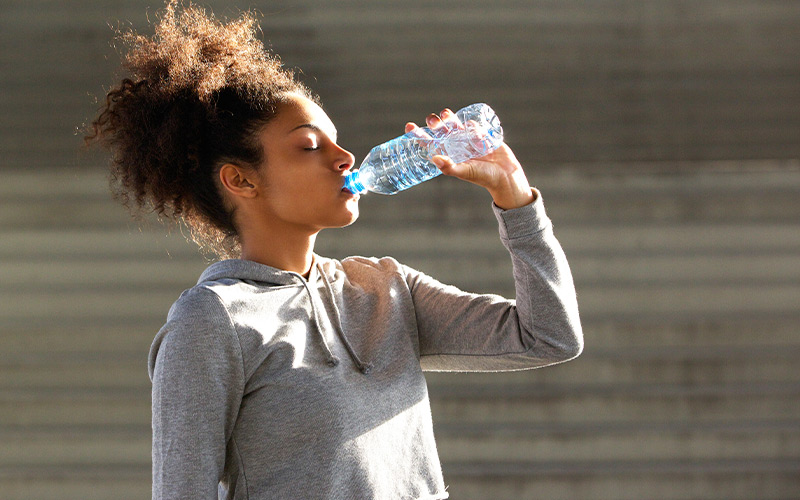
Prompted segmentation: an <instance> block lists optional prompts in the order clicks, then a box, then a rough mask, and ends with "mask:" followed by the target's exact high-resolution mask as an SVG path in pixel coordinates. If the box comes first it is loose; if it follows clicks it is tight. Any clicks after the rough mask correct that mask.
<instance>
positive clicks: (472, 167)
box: [405, 109, 536, 210]
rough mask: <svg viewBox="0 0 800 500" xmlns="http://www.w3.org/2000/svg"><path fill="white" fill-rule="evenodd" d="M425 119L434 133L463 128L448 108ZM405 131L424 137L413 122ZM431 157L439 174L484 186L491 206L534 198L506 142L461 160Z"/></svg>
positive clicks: (517, 204) (523, 202) (515, 204)
mask: <svg viewBox="0 0 800 500" xmlns="http://www.w3.org/2000/svg"><path fill="white" fill-rule="evenodd" d="M425 121H426V124H427V126H428V128H430V130H431V133H433V135H434V136H436V135H438V134H439V133H444V132H445V131H446V130H448V129H452V128H463V124H461V122H460V120H459V119H458V117H457V116H456V114H455V113H453V112H452V111H451V110H449V109H444V110H443V111H442V112H441V113H440V114H439V115H436V114H430V115H429V116H428V117H427V118H426V120H425ZM405 131H406V133H410V132H411V133H414V134H416V135H419V136H421V137H422V136H426V134H425V131H424V130H422V129H421V128H419V127H418V126H417V125H416V124H414V123H407V124H406V128H405ZM431 160H432V161H433V163H434V164H435V165H436V166H437V167H439V170H441V171H442V173H443V174H445V175H450V176H453V177H457V178H459V179H462V180H465V181H468V182H471V183H473V184H477V185H479V186H483V187H484V188H486V189H487V190H488V191H489V194H491V195H492V199H493V200H494V203H495V205H497V206H498V207H500V208H502V209H505V210H510V209H512V208H519V207H522V206H525V205H527V204H529V203H531V202H533V201H534V200H535V199H536V196H535V195H534V192H533V190H532V189H531V187H530V184H529V183H528V179H527V178H526V177H525V171H524V170H522V166H521V165H520V164H519V161H517V158H516V157H515V156H514V153H513V151H511V148H509V147H508V146H507V145H506V144H501V145H500V147H499V148H497V149H496V150H494V151H492V152H491V153H489V154H488V155H486V156H483V157H481V158H476V159H472V160H467V161H465V162H462V163H453V161H452V160H451V159H450V158H449V157H447V156H442V155H436V156H434V157H433V158H431Z"/></svg>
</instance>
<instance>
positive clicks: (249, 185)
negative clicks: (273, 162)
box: [219, 163, 258, 198]
mask: <svg viewBox="0 0 800 500" xmlns="http://www.w3.org/2000/svg"><path fill="white" fill-rule="evenodd" d="M219 180H220V182H221V183H222V186H223V187H224V188H225V190H227V191H228V192H229V193H230V194H232V195H234V196H239V197H242V198H255V196H256V194H257V193H258V188H257V186H258V184H257V183H256V181H255V172H254V171H253V170H251V169H248V168H244V167H240V166H239V165H234V164H232V163H226V164H225V165H223V166H222V168H220V169H219Z"/></svg>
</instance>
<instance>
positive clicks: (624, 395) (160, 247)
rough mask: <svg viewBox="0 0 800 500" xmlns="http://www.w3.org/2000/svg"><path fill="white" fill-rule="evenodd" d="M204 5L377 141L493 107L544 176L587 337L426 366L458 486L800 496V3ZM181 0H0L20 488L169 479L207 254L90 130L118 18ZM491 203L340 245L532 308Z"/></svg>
mask: <svg viewBox="0 0 800 500" xmlns="http://www.w3.org/2000/svg"><path fill="white" fill-rule="evenodd" d="M204 5H206V6H208V7H210V8H212V9H213V10H214V11H215V12H216V13H217V15H219V16H220V17H231V16H235V15H236V13H237V12H238V11H239V9H242V8H249V7H253V8H256V9H257V10H259V11H260V12H261V13H262V16H261V20H262V22H261V25H262V27H263V35H264V39H265V40H267V41H268V42H269V43H270V45H271V46H272V47H273V48H274V49H275V50H276V51H277V52H278V53H280V54H281V55H282V57H283V60H284V62H285V63H286V64H287V65H288V66H293V67H299V68H302V70H303V74H304V79H305V80H306V81H307V82H308V84H309V85H310V86H311V87H312V88H314V89H315V90H316V91H317V92H318V93H319V94H320V96H321V97H322V99H323V102H324V103H325V107H326V110H327V111H328V113H329V114H330V116H331V117H332V118H333V120H334V122H335V123H336V124H337V127H338V129H339V132H340V142H341V143H342V144H343V145H345V146H346V147H348V148H349V149H351V151H353V152H354V153H355V154H356V156H357V157H361V156H363V155H364V154H365V153H366V152H367V151H368V149H369V148H370V147H371V146H372V145H374V144H377V143H379V142H381V141H383V140H386V139H388V138H391V137H394V136H395V135H397V134H398V133H399V132H400V131H401V128H402V125H403V124H404V123H405V122H406V121H409V120H417V121H419V120H421V119H422V118H423V117H424V116H425V114H427V113H429V112H431V111H437V110H439V109H441V108H442V107H444V106H449V107H452V108H454V109H456V108H458V107H461V106H463V105H466V104H469V103H472V102H476V101H485V102H489V103H490V104H491V105H492V106H493V107H494V108H495V109H496V111H497V112H498V114H499V115H500V117H501V119H502V120H503V123H504V126H505V128H506V131H507V137H508V142H509V144H510V145H511V146H512V147H513V148H514V150H515V152H516V153H517V156H518V157H519V158H520V159H521V160H522V162H523V164H524V165H525V167H526V170H527V171H528V175H529V177H530V178H531V179H532V182H533V183H535V184H536V185H537V186H538V187H540V188H541V189H542V191H543V193H544V197H545V200H546V205H547V207H548V212H549V213H550V215H551V218H552V219H553V220H554V222H555V226H556V234H557V235H558V236H559V238H560V240H561V241H562V243H563V245H564V247H565V250H566V252H567V255H568V257H569V258H570V262H571V264H572V267H573V271H574V275H575V279H576V284H577V288H578V293H579V301H580V304H581V310H582V318H583V322H584V328H585V334H586V343H587V348H586V351H585V353H584V355H583V356H582V357H581V358H579V359H578V360H576V361H574V362H572V363H568V364H565V365H563V366H558V367H553V368H547V369H544V370H539V371H534V372H526V373H515V374H506V375H500V374H495V375H453V374H450V375H441V374H439V375H436V374H432V375H431V376H429V384H430V388H431V397H432V405H433V411H434V421H435V423H436V433H437V439H438V442H439V446H440V451H441V454H442V459H443V463H444V472H445V478H446V482H447V483H448V484H449V485H450V491H451V495H452V497H453V498H455V499H466V498H476V499H482V498H485V499H502V498H515V499H519V498H546V499H600V498H603V499H612V498H613V499H639V498H651V499H671V500H674V499H720V500H721V499H755V498H759V499H789V498H798V493H797V492H798V491H800V474H799V473H798V472H800V398H799V397H798V396H800V376H798V370H797V368H796V367H797V363H798V361H800V310H799V308H798V304H800V201H798V195H800V113H798V110H799V109H800V66H798V56H800V3H798V2H796V1H791V0H783V1H781V0H771V1H770V0H718V1H705V0H700V1H681V0H593V1H579V0H562V1H549V0H531V1H521V0H516V1H512V0H508V1H492V2H488V1H487V2H484V1H475V0H470V1H460V2H454V1H438V2H421V1H417V0H409V1H405V2H388V1H371V2H364V1H345V0H340V1H325V2H312V1H308V0H306V1H303V0H297V1H288V0H287V1H275V2H266V1H263V2H250V3H244V2H224V1H221V0H215V1H208V2H205V3H204ZM160 7H161V5H160V4H158V3H155V2H152V3H150V2H146V1H138V0H136V1H134V0H130V1H122V0H119V1H100V0H74V1H66V2H64V1H60V0H59V1H56V0H0V153H2V154H0V443H2V444H0V499H5V498H8V499H17V498H42V499H47V498H54V499H55V498H58V499H68V498H81V499H89V498H98V499H100V498H115V499H118V498H145V497H147V495H148V491H149V381H148V380H147V377H146V353H147V349H148V347H149V342H150V341H151V340H152V337H153V335H154V333H155V331H156V330H157V329H158V327H159V326H160V325H161V323H162V322H163V320H164V316H165V314H166V309H167V308H168V306H169V304H171V303H172V301H173V300H174V299H175V297H176V296H177V294H178V293H180V291H181V290H182V289H184V288H186V287H188V286H190V285H191V284H192V283H193V282H194V280H195V278H196V276H197V274H198V273H199V272H200V270H201V269H202V268H203V267H204V266H205V262H204V261H203V259H202V258H201V257H200V256H199V255H198V254H197V253H196V251H195V250H194V249H193V248H192V246H191V245H190V244H188V243H186V242H185V241H184V239H183V238H182V236H181V234H180V231H179V230H178V229H171V230H169V231H167V230H165V229H164V228H163V227H161V226H160V225H159V224H158V223H157V222H155V221H149V222H146V223H144V224H142V225H139V224H136V223H133V222H130V221H129V220H128V218H127V215H126V213H125V212H124V210H123V209H122V208H120V207H118V206H116V205H115V204H114V203H113V202H112V201H111V200H110V199H109V196H108V194H107V189H106V184H105V173H104V158H103V157H102V155H99V154H97V153H85V152H80V151H79V145H80V136H79V135H77V134H76V129H77V128H78V127H80V126H81V124H82V123H83V122H84V121H86V120H87V119H90V118H91V117H92V115H93V113H94V111H95V109H96V107H97V106H96V104H95V103H94V102H93V96H102V95H103V93H104V89H105V88H107V87H108V86H109V85H110V84H111V83H112V82H113V81H114V79H113V78H112V77H113V75H114V72H115V69H116V67H117V61H118V58H117V56H116V53H115V51H114V49H113V48H112V47H111V45H110V43H111V39H112V31H111V29H110V28H109V24H111V25H117V23H119V22H120V21H121V22H122V23H123V25H125V24H127V23H130V24H132V25H133V26H135V27H137V28H138V29H141V30H146V29H147V28H146V20H147V16H150V18H151V19H152V18H153V15H154V13H155V12H156V11H157V10H158V9H159V8H160ZM488 202H489V198H488V196H487V195H485V194H484V193H482V192H481V191H480V190H478V189H476V188H474V187H472V186H469V185H466V184H462V183H459V182H456V181H453V180H451V179H437V180H435V181H433V182H430V183H428V184H427V185H424V186H420V187H418V188H415V189H413V190H410V191H407V192H405V193H402V194H400V195H397V196H395V197H388V198H385V197H379V196H376V195H371V196H366V197H365V198H364V199H363V200H362V213H363V216H362V218H361V220H360V221H359V222H358V223H357V224H355V225H354V226H353V227H351V228H347V229H344V230H339V231H326V232H323V234H322V235H321V236H320V241H319V244H318V251H319V252H320V253H323V254H327V255H331V256H335V257H341V256H344V255H348V254H352V253H356V254H366V255H387V254H389V255H393V256H396V257H398V258H399V259H401V260H403V261H404V262H406V263H408V264H410V265H412V266H415V267H418V268H420V269H422V270H424V271H426V272H429V273H430V274H433V275H434V276H436V277H438V278H440V279H442V280H443V281H447V282H451V283H454V284H457V285H459V286H461V287H464V288H467V289H471V290H475V291H491V292H499V293H503V294H507V295H512V296H513V289H511V288H510V279H509V278H508V277H507V276H508V273H509V266H508V263H507V257H506V256H505V253H504V250H503V249H502V247H501V246H500V244H499V242H498V241H497V237H496V228H495V223H494V221H493V218H492V216H491V213H490V211H489V209H488ZM165 235H166V236H165ZM299 496H302V494H301V493H299Z"/></svg>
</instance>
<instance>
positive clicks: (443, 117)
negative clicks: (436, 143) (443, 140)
mask: <svg viewBox="0 0 800 500" xmlns="http://www.w3.org/2000/svg"><path fill="white" fill-rule="evenodd" d="M425 122H426V123H427V125H428V128H430V130H431V132H432V133H433V135H434V136H437V137H438V136H441V135H444V134H446V133H448V132H450V131H452V130H456V129H463V128H464V125H463V124H462V123H461V120H459V119H458V116H456V114H455V113H453V111H452V110H450V109H449V108H445V109H443V110H442V112H441V113H440V114H439V115H437V114H435V113H431V114H430V115H428V117H427V118H426V119H425Z"/></svg>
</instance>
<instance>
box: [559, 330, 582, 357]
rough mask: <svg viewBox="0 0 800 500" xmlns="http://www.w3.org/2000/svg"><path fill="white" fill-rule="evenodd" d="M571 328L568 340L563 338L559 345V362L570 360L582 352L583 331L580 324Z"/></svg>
mask: <svg viewBox="0 0 800 500" xmlns="http://www.w3.org/2000/svg"><path fill="white" fill-rule="evenodd" d="M571 330H572V331H571V333H572V334H571V335H570V336H569V337H568V340H567V339H565V340H564V341H563V342H561V343H560V345H559V350H558V351H559V352H558V357H559V360H558V361H559V362H561V363H563V362H565V361H571V360H573V359H575V358H577V357H578V356H580V355H581V353H582V352H583V331H582V330H581V327H580V325H578V326H577V328H573V329H571Z"/></svg>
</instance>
